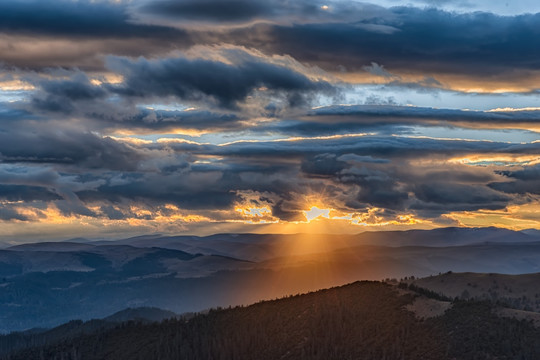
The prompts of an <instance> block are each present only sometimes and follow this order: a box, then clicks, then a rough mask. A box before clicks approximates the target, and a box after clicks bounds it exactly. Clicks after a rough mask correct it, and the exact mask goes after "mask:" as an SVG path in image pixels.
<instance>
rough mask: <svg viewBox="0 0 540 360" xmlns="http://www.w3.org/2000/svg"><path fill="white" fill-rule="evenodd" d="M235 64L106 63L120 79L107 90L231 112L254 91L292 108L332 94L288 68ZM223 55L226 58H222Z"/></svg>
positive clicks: (251, 61) (245, 59) (246, 58)
mask: <svg viewBox="0 0 540 360" xmlns="http://www.w3.org/2000/svg"><path fill="white" fill-rule="evenodd" d="M238 53H240V60H239V61H238V62H236V63H226V62H223V61H216V60H209V59H200V58H199V59H190V58H186V57H171V58H164V59H159V60H148V59H145V58H139V59H137V60H131V59H128V58H118V57H111V58H109V60H108V67H109V68H111V69H113V70H115V71H117V72H118V73H119V74H121V75H122V76H123V77H124V79H125V80H124V82H123V83H122V84H121V85H117V86H112V87H111V90H112V91H114V92H116V93H118V94H120V95H122V96H131V97H138V98H147V97H150V98H156V97H176V98H179V99H183V100H187V101H195V102H202V101H206V102H215V103H217V104H218V105H220V106H222V107H225V108H235V107H236V106H237V105H238V104H239V103H241V102H244V101H245V100H246V99H247V98H248V96H250V95H252V94H253V93H254V92H255V91H259V92H262V94H259V95H260V96H265V92H268V93H269V94H270V96H272V95H273V96H279V95H282V96H284V97H285V99H286V100H287V102H288V104H289V105H291V106H297V105H301V104H304V103H306V102H307V101H308V100H309V97H310V96H311V95H312V94H314V93H319V92H320V93H329V94H333V93H335V92H336V88H335V87H334V86H333V85H332V84H330V83H329V82H328V81H325V80H322V79H317V80H315V79H311V78H309V77H308V76H306V75H305V74H304V73H301V72H299V71H296V70H295V69H292V68H290V67H287V66H284V65H281V64H276V63H273V62H272V61H269V60H268V59H265V58H264V57H260V56H253V55H251V54H250V53H248V52H246V51H242V50H238V51H235V54H238ZM225 55H227V54H226V53H225Z"/></svg>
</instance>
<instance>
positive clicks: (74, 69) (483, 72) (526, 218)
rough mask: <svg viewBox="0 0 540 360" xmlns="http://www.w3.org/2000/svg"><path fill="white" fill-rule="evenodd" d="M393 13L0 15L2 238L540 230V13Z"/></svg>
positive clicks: (157, 6) (82, 11)
mask: <svg viewBox="0 0 540 360" xmlns="http://www.w3.org/2000/svg"><path fill="white" fill-rule="evenodd" d="M417 3H418V4H419V2H417ZM389 4H390V3H389ZM389 4H385V3H381V2H379V3H377V4H369V3H359V2H354V1H332V2H325V3H323V2H311V1H298V2H289V1H281V0H277V1H273V2H268V1H236V0H235V1H228V0H211V1H210V0H208V1H207V0H204V1H192V0H182V1H168V0H158V1H142V0H136V1H117V2H109V1H85V0H81V1H64V0H48V1H34V0H25V1H22V2H21V1H11V0H9V1H4V2H2V3H1V4H0V54H2V55H0V63H1V64H2V66H1V67H0V222H1V224H2V226H3V228H4V229H5V230H4V231H5V233H4V234H2V235H0V236H2V237H3V238H5V239H8V240H9V239H25V238H28V237H31V236H34V235H36V234H37V235H38V236H43V237H71V236H75V234H73V232H78V233H80V234H82V235H85V236H105V235H107V236H109V235H111V234H112V235H113V236H114V234H124V233H126V232H128V233H130V234H131V233H133V234H137V233H146V232H170V233H177V232H188V233H209V232H220V231H289V232H294V231H298V230H299V229H300V230H302V231H305V230H306V229H308V230H309V228H307V226H308V225H311V226H312V229H313V231H324V228H323V229H321V227H320V226H322V224H323V223H324V224H326V225H328V224H330V223H333V224H337V228H340V229H344V230H343V231H348V232H358V231H362V230H364V229H375V228H377V229H378V228H392V229H394V228H408V227H411V226H413V227H420V228H430V227H436V226H446V225H448V224H454V225H456V224H457V225H472V224H474V225H482V226H491V225H496V226H507V227H511V226H512V225H509V224H510V223H512V221H513V224H514V225H513V226H514V227H516V228H527V227H539V226H540V218H539V217H538V216H537V215H534V214H535V213H537V212H535V211H533V210H531V209H536V208H537V207H538V206H540V190H539V189H540V184H539V182H538V180H537V179H538V176H537V175H538V174H539V169H538V166H539V165H538V164H539V163H540V137H539V136H538V133H539V132H540V125H539V121H538V119H539V118H540V108H538V107H536V106H535V104H537V103H538V100H539V99H538V96H539V94H540V93H539V91H538V88H537V87H536V86H537V83H538V81H537V80H538V79H539V78H540V76H539V71H540V63H539V62H538V60H537V59H538V58H540V54H537V53H536V52H537V49H540V46H537V45H538V44H536V42H537V41H538V40H537V39H539V38H540V37H539V36H538V34H539V33H540V27H539V25H538V24H539V23H540V22H539V21H538V17H539V16H540V14H512V15H502V14H501V11H499V10H500V7H498V5H497V4H494V5H493V12H490V11H485V12H467V11H466V10H464V9H465V8H461V7H460V5H459V4H457V3H456V4H454V3H453V2H450V3H448V2H446V3H445V4H443V5H441V6H438V5H437V3H434V2H429V4H428V5H430V6H429V7H425V6H424V5H425V4H424V3H422V4H423V5H418V6H417V7H414V6H401V5H400V4H399V2H395V1H394V2H391V5H389ZM381 5H384V6H381ZM395 5H398V6H395ZM484 5H485V6H488V5H486V4H484ZM484 5H482V6H484ZM450 8H452V9H458V11H448V9H450ZM312 208H317V209H323V210H324V211H323V212H321V214H323V215H324V216H322V215H321V216H320V217H319V218H316V219H315V220H314V221H312V222H311V223H308V216H307V215H306V212H307V211H309V210H310V209H312ZM317 224H319V225H320V226H318V225H317ZM326 225H325V226H326ZM333 229H334V228H331V229H330V230H328V231H333Z"/></svg>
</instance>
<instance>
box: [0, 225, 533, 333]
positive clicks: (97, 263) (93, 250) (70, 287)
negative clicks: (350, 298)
mask: <svg viewBox="0 0 540 360" xmlns="http://www.w3.org/2000/svg"><path fill="white" fill-rule="evenodd" d="M450 270H451V271H454V272H481V273H504V274H523V273H536V272H540V237H539V236H536V233H535V232H529V233H524V232H514V231H510V230H505V229H498V228H480V229H474V228H445V229H436V230H430V231H422V230H411V231H405V232H366V233H362V234H358V235H308V234H296V235H271V234H265V235H260V234H218V235H212V236H207V237H196V236H161V235H150V236H142V237H135V238H129V239H124V240H117V241H104V240H100V241H86V240H83V239H76V241H70V242H42V243H34V244H22V245H17V246H11V247H8V248H6V249H3V250H0V332H9V331H14V330H26V329H30V328H36V327H41V328H49V327H53V326H56V325H59V324H62V323H65V322H68V321H70V320H72V319H81V320H90V319H94V318H103V317H106V316H108V315H110V314H113V313H115V312H117V311H121V310H123V309H125V308H128V307H132V308H133V307H158V308H161V309H166V310H168V311H172V312H174V313H185V312H194V311H201V310H204V309H208V308H211V307H216V306H229V305H240V304H249V303H253V302H256V301H259V300H263V299H274V298H276V297H281V296H285V295H289V294H297V293H301V292H307V291H313V290H318V289H321V288H327V287H332V286H336V285H341V284H344V283H348V282H352V281H356V280H358V279H362V280H381V279H385V278H398V279H399V278H402V277H409V276H415V277H426V276H429V275H437V274H439V273H446V272H447V271H450Z"/></svg>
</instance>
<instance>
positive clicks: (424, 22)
mask: <svg viewBox="0 0 540 360" xmlns="http://www.w3.org/2000/svg"><path fill="white" fill-rule="evenodd" d="M539 17H540V14H525V15H519V16H498V15H494V14H489V13H466V14H459V13H454V12H446V11H442V10H437V9H433V8H423V9H419V8H413V7H394V8H390V9H387V12H386V13H381V14H379V16H378V17H373V18H371V19H360V20H358V22H354V21H350V22H349V21H347V18H345V19H344V20H343V21H342V22H340V23H334V22H328V23H306V24H298V23H297V24H294V25H293V26H285V25H275V26H267V25H264V26H263V25H259V26H258V27H257V26H255V28H251V29H249V30H246V29H238V30H235V31H232V32H231V33H230V36H229V37H227V41H230V42H234V43H237V44H242V45H246V46H258V48H259V49H262V50H263V51H266V52H269V53H287V54H290V55H291V56H293V57H294V58H295V59H297V60H299V61H302V62H309V63H311V64H315V65H317V66H320V67H321V68H323V69H326V70H334V71H335V70H337V69H338V66H341V67H344V68H346V69H347V70H349V71H360V70H362V69H363V68H364V67H366V66H369V65H370V64H372V63H377V64H383V65H384V66H385V68H386V69H391V71H392V72H395V71H399V72H416V73H422V74H441V73H445V74H465V75H471V76H485V75H497V76H500V75H501V73H504V74H506V75H508V76H509V77H512V78H515V76H516V74H519V71H520V70H538V64H537V62H536V61H535V60H534V59H535V58H536V57H538V54H537V51H538V50H537V49H539V48H540V47H539V46H536V45H537V44H536V42H537V41H539V40H537V39H539V38H540V37H539V36H538V35H539V34H540V26H539V25H538V24H539V21H538V18H539ZM365 24H376V25H378V26H387V27H391V28H394V29H395V31H392V32H388V33H385V32H373V31H371V29H369V28H366V27H365V26H361V25H365ZM359 25H360V26H359ZM263 37H264V38H265V39H266V41H265V42H263V41H262V40H261V39H262V38H263ZM535 44H536V45H535Z"/></svg>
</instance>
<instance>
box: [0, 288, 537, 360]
mask: <svg viewBox="0 0 540 360" xmlns="http://www.w3.org/2000/svg"><path fill="white" fill-rule="evenodd" d="M423 293H424V294H428V295H429V293H428V292H425V291H424V292H423ZM419 300H422V301H425V302H431V303H432V304H433V303H444V301H441V300H437V299H434V298H429V297H426V296H425V295H421V292H414V291H411V290H404V289H401V288H400V287H398V286H395V285H390V284H388V283H382V282H365V281H364V282H355V283H352V284H349V285H345V286H341V287H337V288H331V289H328V290H321V291H317V292H313V293H308V294H304V295H297V296H289V297H286V298H282V299H279V300H274V301H265V302H259V303H256V304H254V305H251V306H248V307H236V308H230V309H218V310H211V311H210V312H208V313H207V314H199V315H196V316H194V317H192V318H189V319H187V318H180V319H170V320H166V321H164V322H161V323H152V324H145V323H136V322H129V323H124V324H122V325H120V326H115V327H113V328H101V329H96V330H95V331H94V332H91V333H83V334H79V335H78V336H75V337H68V338H67V339H64V340H61V341H56V340H52V341H49V342H47V343H46V344H45V345H42V344H40V345H38V346H34V347H32V346H29V347H27V348H25V349H22V350H19V351H16V352H13V353H11V354H9V355H6V356H4V357H3V358H2V359H10V360H18V359H24V360H32V359H42V358H47V359H90V360H92V359H103V360H107V359H115V360H122V359H148V360H152V359H156V360H157V359H159V360H169V359H184V358H185V359H193V360H197V359H261V360H266V359H300V360H303V359H310V360H311V359H328V360H333V359H367V360H369V359H427V360H429V359H437V360H444V359H526V360H527V359H531V360H532V359H538V357H539V356H540V343H539V341H538V338H539V337H540V329H539V328H536V327H534V326H533V325H532V324H531V323H530V322H527V321H523V320H518V319H514V318H509V317H502V316H499V315H497V313H496V310H497V307H496V305H494V304H492V303H489V302H485V301H484V302H477V301H461V300H456V301H454V302H452V303H451V304H449V306H447V310H446V311H445V312H444V313H442V314H439V315H436V316H430V317H423V318H420V317H419V316H418V315H415V313H414V312H412V311H410V310H408V308H407V307H409V306H411V305H413V304H414V303H416V302H418V301H419ZM1 339H2V338H1V337H0V343H1Z"/></svg>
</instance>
